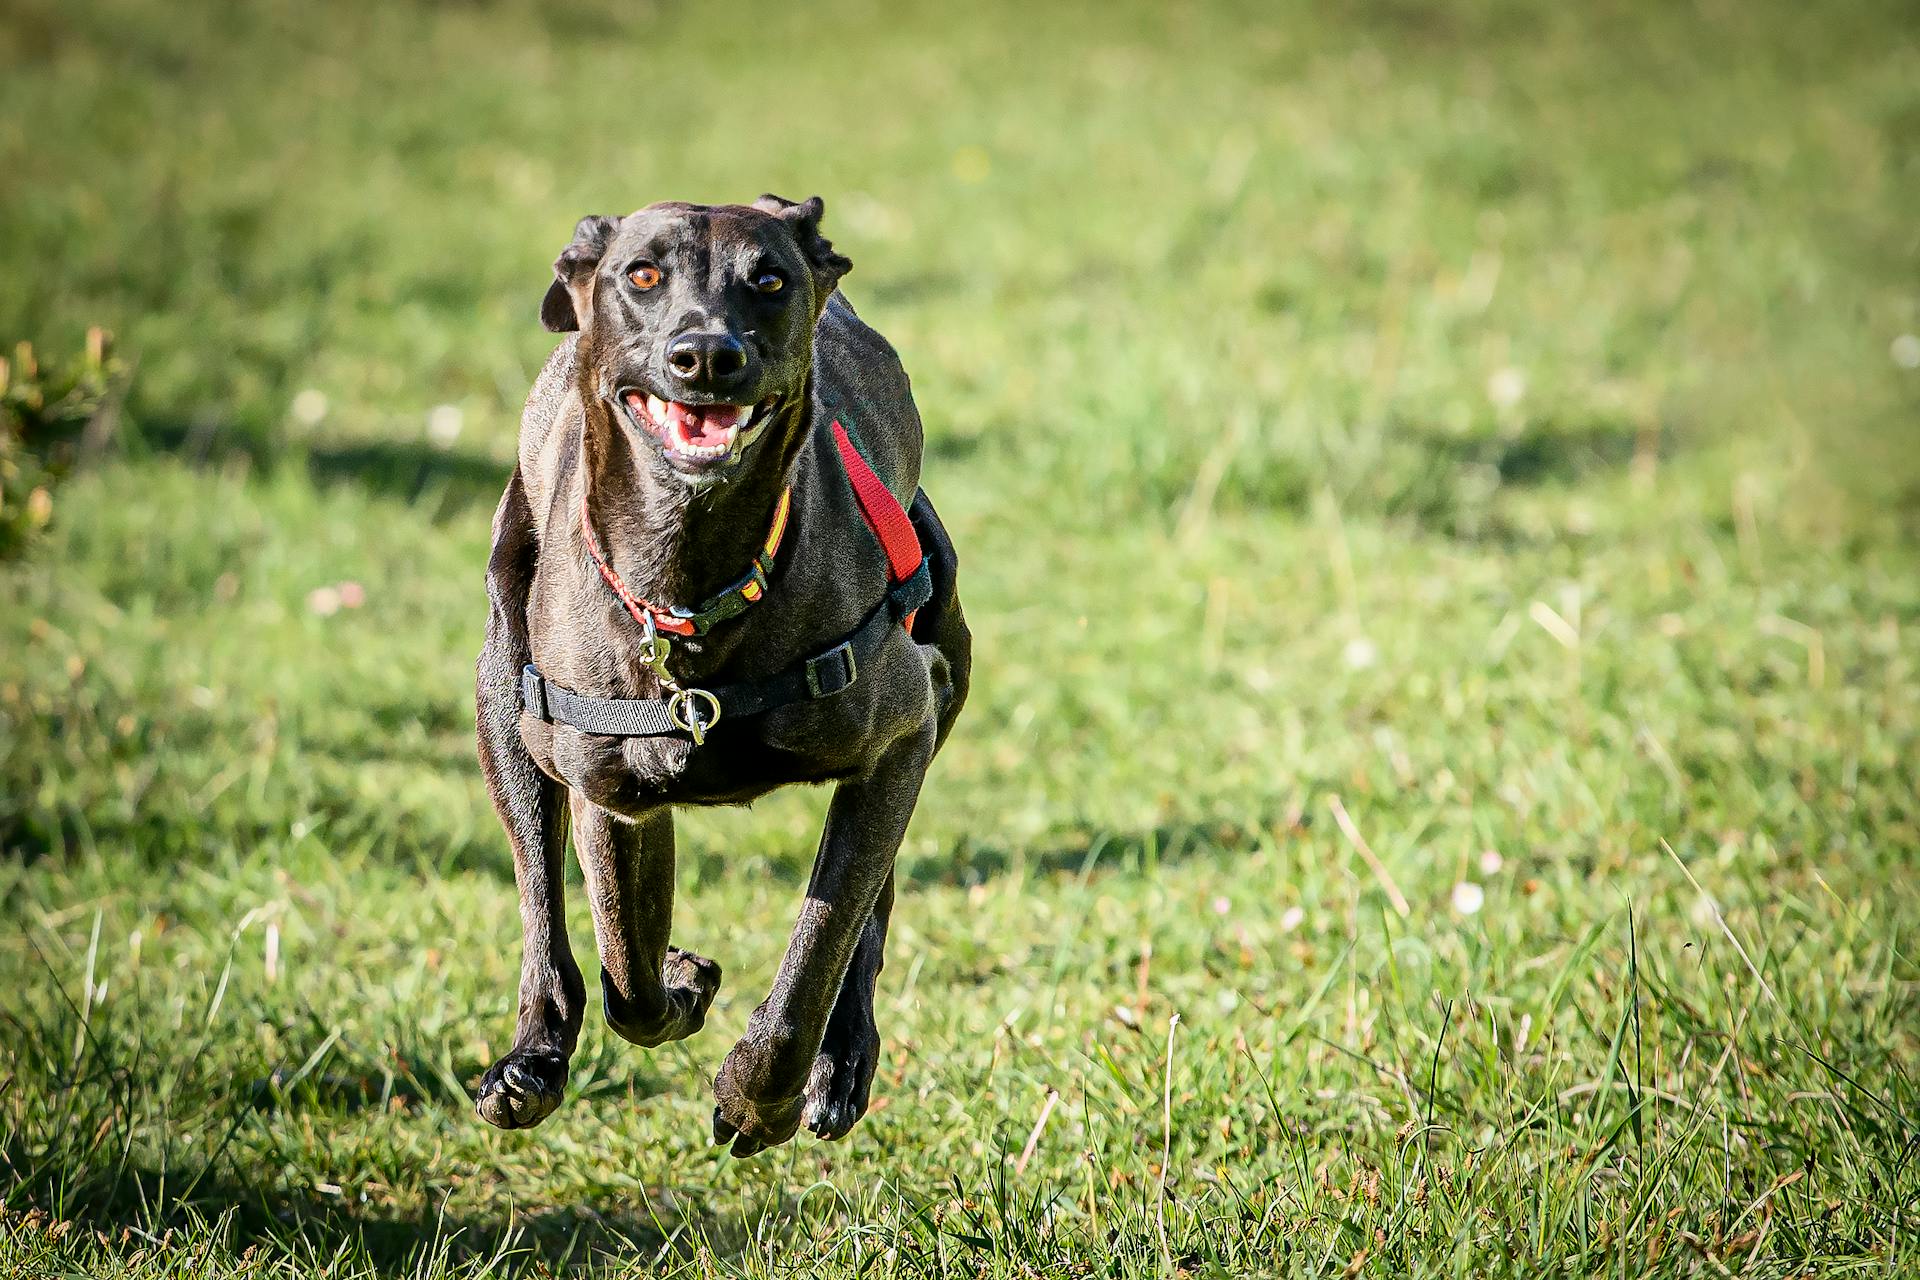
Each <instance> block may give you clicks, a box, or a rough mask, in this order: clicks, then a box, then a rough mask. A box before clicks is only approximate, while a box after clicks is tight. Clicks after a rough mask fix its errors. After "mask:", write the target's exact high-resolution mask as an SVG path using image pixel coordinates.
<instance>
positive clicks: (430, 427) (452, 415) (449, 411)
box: [427, 404, 466, 449]
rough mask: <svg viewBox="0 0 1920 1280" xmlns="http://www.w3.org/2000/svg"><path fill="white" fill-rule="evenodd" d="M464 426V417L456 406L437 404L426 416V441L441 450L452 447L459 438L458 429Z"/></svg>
mask: <svg viewBox="0 0 1920 1280" xmlns="http://www.w3.org/2000/svg"><path fill="white" fill-rule="evenodd" d="M465 425H466V415H465V414H463V413H461V412H460V406H459V405H457V404H437V405H435V406H433V409H432V410H431V411H430V412H429V413H428V414H427V439H428V440H431V441H432V442H433V443H434V444H435V445H437V446H439V447H440V448H442V449H449V448H452V447H453V442H454V441H455V440H458V439H459V438H460V428H461V427H463V426H465Z"/></svg>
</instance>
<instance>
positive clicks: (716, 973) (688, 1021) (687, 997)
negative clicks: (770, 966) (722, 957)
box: [600, 947, 720, 1049]
mask: <svg viewBox="0 0 1920 1280" xmlns="http://www.w3.org/2000/svg"><path fill="white" fill-rule="evenodd" d="M660 985H661V987H662V989H663V990H664V992H665V995H666V1000H665V1003H664V1006H663V1007H661V1008H660V1009H658V1010H657V1011H649V1012H647V1013H644V1014H642V1013H639V1012H636V1011H635V1010H634V1009H633V1007H632V1005H631V1004H630V1003H629V1002H628V1000H627V999H626V998H625V997H623V996H622V995H621V994H620V993H619V991H618V990H616V989H615V987H614V985H613V981H612V979H611V978H609V977H608V975H607V973H606V971H605V970H602V971H601V974H600V991H601V995H602V998H603V1003H604V1006H605V1008H606V1011H607V1025H608V1026H610V1027H612V1028H613V1029H614V1031H615V1032H616V1033H618V1034H619V1036H620V1038H621V1039H623V1040H625V1041H627V1042H628V1043H630V1044H637V1045H639V1046H640V1047H641V1048H643V1049H655V1048H658V1047H659V1046H661V1045H663V1044H667V1043H669V1042H670V1041H674V1040H685V1039H686V1038H687V1037H688V1036H690V1035H692V1034H693V1033H694V1032H696V1031H698V1030H699V1029H700V1028H701V1027H704V1026H706V1025H707V1010H708V1009H710V1008H712V1007H713V997H714V993H715V992H717V991H719V990H720V966H719V965H718V964H715V963H714V962H713V961H711V960H709V959H707V958H706V957H705V956H697V955H695V954H693V952H691V951H682V950H680V949H679V948H677V947H668V948H667V958H666V959H665V960H662V961H661V962H660Z"/></svg>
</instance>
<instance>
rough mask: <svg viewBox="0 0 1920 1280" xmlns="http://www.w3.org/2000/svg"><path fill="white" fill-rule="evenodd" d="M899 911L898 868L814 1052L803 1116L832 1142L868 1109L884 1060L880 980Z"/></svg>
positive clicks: (865, 932) (862, 938)
mask: <svg viewBox="0 0 1920 1280" xmlns="http://www.w3.org/2000/svg"><path fill="white" fill-rule="evenodd" d="M892 916H893V872H892V871H891V870H889V871H888V872H887V882H886V884H885V885H883V886H882V887H881V889H880V897H879V899H878V900H877V901H876V902H875V903H874V904H873V913H872V914H871V915H869V916H868V917H867V923H866V925H865V927H864V928H862V929H861V930H860V942H859V944H858V945H857V946H855V947H854V949H853V960H852V962H851V963H849V964H848V965H847V976H846V977H845V978H843V979H841V981H840V998H839V999H838V1000H836V1001H834V1004H833V1013H832V1015H831V1016H829V1017H828V1019H827V1034H826V1035H825V1037H823V1038H822V1039H821V1041H820V1052H819V1053H817V1054H815V1055H814V1059H813V1070H812V1071H811V1072H809V1073H808V1075H807V1088H806V1102H807V1105H806V1108H805V1111H804V1114H803V1115H802V1120H803V1122H804V1123H805V1124H806V1126H807V1128H808V1129H809V1130H810V1131H811V1132H813V1133H814V1134H815V1135H817V1136H819V1137H822V1138H825V1139H826V1140H827V1141H829V1142H832V1141H834V1140H836V1139H838V1138H844V1137H846V1136H847V1132H848V1130H850V1129H852V1128H853V1126H854V1123H855V1122H856V1121H857V1120H859V1119H860V1117H861V1116H863V1115H865V1114H866V1113H867V1097H868V1094H869V1092H870V1091H871V1090H872V1088H873V1072H874V1068H875V1067H877V1066H879V1064H880V1028H879V1026H878V1025H877V1024H876V1023H875V1021H874V1017H873V992H874V986H875V984H876V983H878V981H879V979H880V970H881V967H882V966H883V965H884V964H885V963H886V950H887V922H888V920H890V919H891V918H892Z"/></svg>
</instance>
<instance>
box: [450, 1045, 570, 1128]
mask: <svg viewBox="0 0 1920 1280" xmlns="http://www.w3.org/2000/svg"><path fill="white" fill-rule="evenodd" d="M566 1092H567V1060H566V1059H565V1058H563V1057H561V1056H560V1055H559V1054H557V1053H509V1054H508V1055H507V1056H506V1057H504V1058H502V1059H500V1061H498V1062H496V1063H494V1064H493V1066H491V1067H489V1068H488V1069H487V1074H486V1075H484V1076H482V1077H480V1091H479V1092H478V1093H477V1094H475V1095H474V1099H473V1109H474V1110H475V1111H477V1112H479V1113H480V1118H481V1119H482V1120H485V1121H486V1122H487V1123H488V1124H490V1125H493V1126H494V1127H496V1128H500V1129H528V1128H532V1127H533V1126H534V1125H536V1124H539V1123H540V1122H541V1121H542V1120H545V1119H546V1118H547V1117H548V1116H550V1115H552V1114H553V1110H554V1108H555V1107H557V1106H559V1105H560V1099H561V1098H563V1097H565V1096H566Z"/></svg>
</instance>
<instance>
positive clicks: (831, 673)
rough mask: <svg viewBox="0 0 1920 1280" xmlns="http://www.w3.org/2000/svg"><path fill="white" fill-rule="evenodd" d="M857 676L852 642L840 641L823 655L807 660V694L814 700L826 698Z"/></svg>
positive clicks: (857, 664)
mask: <svg viewBox="0 0 1920 1280" xmlns="http://www.w3.org/2000/svg"><path fill="white" fill-rule="evenodd" d="M859 675H860V664H859V663H858V662H856V661H854V657H853V641H852V640H842V641H841V642H840V643H839V644H837V645H835V646H833V648H831V649H829V650H827V651H826V652H825V653H822V654H818V655H816V656H815V657H812V658H809V659H807V693H808V694H809V695H811V696H812V697H815V698H824V697H827V696H829V695H830V694H835V693H838V692H840V691H841V690H842V689H844V688H846V687H847V686H848V685H850V684H852V683H853V682H854V680H856V679H857V678H858V677H859Z"/></svg>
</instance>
